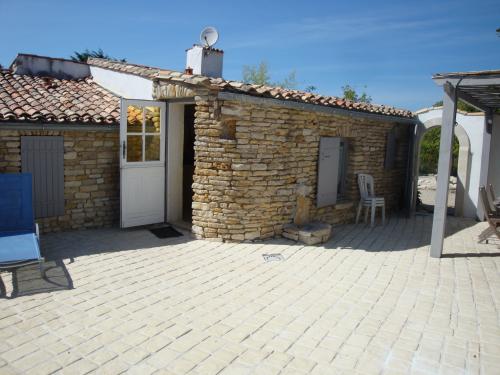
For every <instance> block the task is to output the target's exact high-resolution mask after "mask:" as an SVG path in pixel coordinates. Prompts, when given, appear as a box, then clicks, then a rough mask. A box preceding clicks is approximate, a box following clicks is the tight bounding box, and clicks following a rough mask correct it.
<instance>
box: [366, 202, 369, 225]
mask: <svg viewBox="0 0 500 375" xmlns="http://www.w3.org/2000/svg"><path fill="white" fill-rule="evenodd" d="M369 209H370V206H366V207H365V224H366V222H367V221H368V210H369Z"/></svg>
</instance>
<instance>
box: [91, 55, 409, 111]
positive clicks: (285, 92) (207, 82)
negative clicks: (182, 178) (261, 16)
mask: <svg viewBox="0 0 500 375" xmlns="http://www.w3.org/2000/svg"><path fill="white" fill-rule="evenodd" d="M87 62H88V64H90V65H93V66H98V67H101V68H105V69H110V70H114V71H118V72H123V73H129V74H135V75H138V76H141V77H144V78H148V79H160V80H166V81H172V82H182V83H186V84H190V85H201V86H206V87H212V88H216V89H218V90H220V91H229V92H234V93H241V94H247V95H252V96H260V97H266V98H273V99H281V100H289V101H296V102H302V103H308V104H316V105H321V106H326V107H335V108H341V109H348V110H353V111H359V112H369V113H375V114H381V115H388V116H397V117H405V118H412V117H414V115H413V113H412V112H411V111H408V110H405V109H398V108H394V107H391V106H385V105H377V104H371V103H361V102H357V103H355V102H352V101H350V100H345V99H343V98H339V97H335V96H326V95H319V94H315V93H309V92H305V91H300V90H290V89H284V88H281V87H273V86H265V85H253V84H248V83H244V82H240V81H229V80H225V79H222V78H210V77H205V76H200V75H191V74H185V73H181V72H176V71H172V70H165V69H161V68H155V67H151V66H145V65H136V64H130V63H126V62H121V61H111V60H106V59H99V58H89V59H88V61H87Z"/></svg>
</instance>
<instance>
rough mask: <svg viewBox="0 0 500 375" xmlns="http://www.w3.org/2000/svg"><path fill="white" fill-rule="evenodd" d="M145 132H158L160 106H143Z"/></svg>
mask: <svg viewBox="0 0 500 375" xmlns="http://www.w3.org/2000/svg"><path fill="white" fill-rule="evenodd" d="M144 118H145V122H146V133H159V132H160V107H145V108H144Z"/></svg>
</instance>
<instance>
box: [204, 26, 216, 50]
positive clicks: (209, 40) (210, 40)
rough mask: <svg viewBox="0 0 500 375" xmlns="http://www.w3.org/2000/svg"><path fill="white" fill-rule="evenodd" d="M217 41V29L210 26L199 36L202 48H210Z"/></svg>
mask: <svg viewBox="0 0 500 375" xmlns="http://www.w3.org/2000/svg"><path fill="white" fill-rule="evenodd" d="M218 39H219V33H218V32H217V29H216V28H215V27H212V26H208V27H205V28H204V29H203V31H202V32H201V34H200V42H201V45H202V46H204V47H208V48H211V47H212V46H213V45H214V44H215V43H217V40H218Z"/></svg>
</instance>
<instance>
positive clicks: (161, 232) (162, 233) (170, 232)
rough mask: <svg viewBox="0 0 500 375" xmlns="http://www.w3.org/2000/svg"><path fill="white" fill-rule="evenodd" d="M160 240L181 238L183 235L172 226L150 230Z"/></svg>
mask: <svg viewBox="0 0 500 375" xmlns="http://www.w3.org/2000/svg"><path fill="white" fill-rule="evenodd" d="M149 231H150V232H151V233H153V234H154V235H155V236H156V237H158V238H170V237H181V236H183V234H182V233H181V232H179V231H177V230H175V229H174V228H172V227H171V226H165V227H160V228H154V229H150V230H149Z"/></svg>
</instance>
